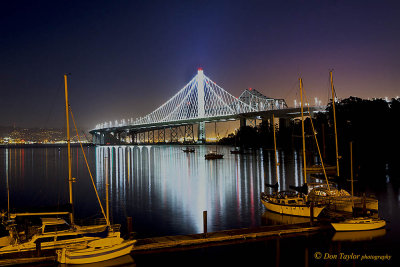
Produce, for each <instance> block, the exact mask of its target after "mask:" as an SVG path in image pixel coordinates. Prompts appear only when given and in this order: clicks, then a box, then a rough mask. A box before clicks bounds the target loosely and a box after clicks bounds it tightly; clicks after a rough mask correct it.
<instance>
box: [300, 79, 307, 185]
mask: <svg viewBox="0 0 400 267" xmlns="http://www.w3.org/2000/svg"><path fill="white" fill-rule="evenodd" d="M300 104H301V134H302V137H303V173H304V183H305V184H306V183H307V170H306V165H307V164H306V140H305V137H304V114H303V84H302V80H301V78H300Z"/></svg>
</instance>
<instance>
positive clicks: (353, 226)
mask: <svg viewBox="0 0 400 267" xmlns="http://www.w3.org/2000/svg"><path fill="white" fill-rule="evenodd" d="M331 224H332V226H333V228H335V230H336V231H368V230H375V229H379V228H383V227H385V225H386V222H385V221H384V220H376V221H372V222H368V223H360V222H358V223H357V222H356V223H354V222H346V221H345V222H339V223H331Z"/></svg>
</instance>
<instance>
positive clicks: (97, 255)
mask: <svg viewBox="0 0 400 267" xmlns="http://www.w3.org/2000/svg"><path fill="white" fill-rule="evenodd" d="M135 242H136V240H129V241H124V242H122V243H121V244H116V245H113V246H110V247H103V248H86V249H80V250H71V251H70V250H67V249H62V250H61V251H58V252H57V254H58V256H57V261H58V262H59V263H66V264H88V263H96V262H102V261H106V260H111V259H115V258H118V257H122V256H125V255H128V254H129V253H130V252H131V251H132V248H133V245H134V243H135Z"/></svg>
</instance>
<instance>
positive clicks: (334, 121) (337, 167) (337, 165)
mask: <svg viewBox="0 0 400 267" xmlns="http://www.w3.org/2000/svg"><path fill="white" fill-rule="evenodd" d="M329 75H330V78H331V89H332V108H333V125H334V127H335V144H336V174H337V176H339V149H338V141H337V130H336V111H335V93H334V89H333V77H332V71H330V72H329Z"/></svg>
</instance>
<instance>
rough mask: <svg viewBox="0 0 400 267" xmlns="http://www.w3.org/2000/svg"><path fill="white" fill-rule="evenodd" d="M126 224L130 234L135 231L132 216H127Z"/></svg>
mask: <svg viewBox="0 0 400 267" xmlns="http://www.w3.org/2000/svg"><path fill="white" fill-rule="evenodd" d="M126 225H127V227H128V235H129V236H130V235H131V234H132V232H133V227H132V217H126Z"/></svg>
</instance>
